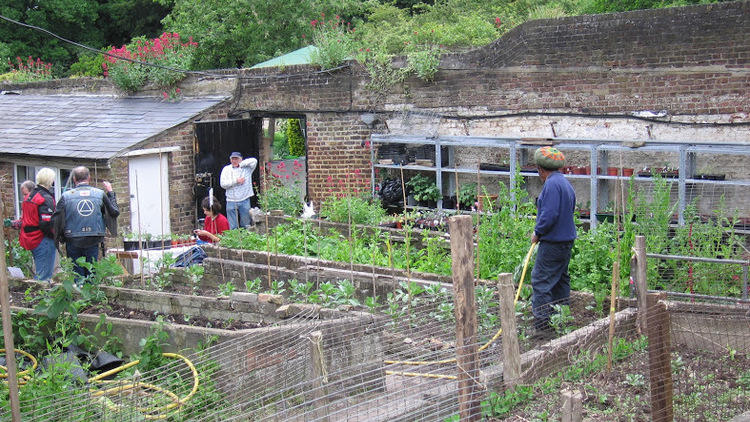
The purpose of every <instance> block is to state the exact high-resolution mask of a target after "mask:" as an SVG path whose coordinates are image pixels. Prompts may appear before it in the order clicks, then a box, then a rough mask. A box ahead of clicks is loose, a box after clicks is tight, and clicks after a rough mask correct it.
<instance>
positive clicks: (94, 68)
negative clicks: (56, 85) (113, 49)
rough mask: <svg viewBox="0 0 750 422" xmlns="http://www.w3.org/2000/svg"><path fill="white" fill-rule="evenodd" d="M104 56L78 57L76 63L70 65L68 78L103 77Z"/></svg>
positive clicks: (84, 55)
mask: <svg viewBox="0 0 750 422" xmlns="http://www.w3.org/2000/svg"><path fill="white" fill-rule="evenodd" d="M104 61H105V60H104V55H102V54H88V53H83V54H81V55H80V56H78V61H77V62H75V63H73V64H71V65H70V70H69V73H70V77H71V78H81V77H86V76H88V77H92V78H99V77H102V76H103V75H104V67H103V66H102V65H103V64H104Z"/></svg>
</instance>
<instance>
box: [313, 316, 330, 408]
mask: <svg viewBox="0 0 750 422" xmlns="http://www.w3.org/2000/svg"><path fill="white" fill-rule="evenodd" d="M309 339H310V361H311V362H310V364H311V365H312V397H313V400H312V407H313V409H314V410H315V411H314V414H315V420H318V421H323V422H328V420H329V418H328V389H327V388H326V384H327V383H328V373H327V372H326V369H325V360H324V359H325V356H323V346H322V343H323V333H322V332H321V331H313V332H311V333H310V335H309Z"/></svg>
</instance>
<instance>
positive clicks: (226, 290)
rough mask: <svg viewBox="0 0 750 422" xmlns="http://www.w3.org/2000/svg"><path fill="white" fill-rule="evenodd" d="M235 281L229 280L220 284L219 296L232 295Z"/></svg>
mask: <svg viewBox="0 0 750 422" xmlns="http://www.w3.org/2000/svg"><path fill="white" fill-rule="evenodd" d="M234 289H235V286H234V283H232V282H231V281H227V282H226V283H221V284H219V296H224V297H231V296H232V293H234Z"/></svg>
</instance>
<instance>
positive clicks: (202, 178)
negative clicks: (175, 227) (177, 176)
mask: <svg viewBox="0 0 750 422" xmlns="http://www.w3.org/2000/svg"><path fill="white" fill-rule="evenodd" d="M261 130H262V119H260V118H253V119H236V120H214V121H206V122H196V123H195V137H196V147H195V201H196V204H195V207H196V211H197V212H196V215H197V216H198V219H202V218H204V217H205V216H204V215H203V209H201V201H202V200H203V198H205V197H206V196H208V191H209V189H210V188H211V187H213V188H214V196H216V198H218V200H219V201H220V202H221V204H222V212H226V201H225V194H224V189H222V188H221V186H220V185H219V176H220V175H221V169H222V168H224V166H226V165H227V164H229V154H231V153H232V151H239V152H240V153H242V156H243V157H245V158H248V157H256V158H259V152H260V138H261ZM258 161H259V164H258V166H259V167H260V165H261V164H260V161H261V160H260V159H259V160H258ZM253 186H254V187H255V192H256V195H257V193H258V188H257V187H258V186H260V170H259V169H256V170H255V172H254V173H253ZM251 202H252V206H254V207H255V206H257V197H253V198H252V199H251Z"/></svg>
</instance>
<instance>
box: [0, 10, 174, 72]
mask: <svg viewBox="0 0 750 422" xmlns="http://www.w3.org/2000/svg"><path fill="white" fill-rule="evenodd" d="M167 10H168V9H167V8H166V7H165V6H163V5H159V4H156V3H154V2H153V1H152V0H45V1H36V0H4V1H3V2H1V3H0V14H2V15H3V16H6V17H9V18H11V19H14V20H17V21H19V22H23V23H26V24H29V25H34V26H38V27H40V28H44V29H46V30H48V31H51V32H53V33H55V34H58V35H60V36H61V37H63V38H67V39H69V40H73V41H76V42H78V43H81V44H85V45H88V46H91V47H93V48H97V49H99V48H102V47H105V46H107V45H121V44H123V43H126V42H128V41H129V40H130V39H131V38H133V37H134V36H136V35H147V36H148V35H158V33H160V32H159V30H160V29H161V24H160V20H161V19H162V18H163V17H164V16H165V15H166V12H167ZM0 40H2V41H0V60H2V61H5V59H6V58H12V59H14V58H15V57H16V56H20V57H28V56H33V57H39V58H41V59H42V60H43V61H46V62H51V63H53V64H54V67H53V69H54V71H55V76H63V75H65V74H66V70H67V69H68V68H69V67H70V65H71V64H72V63H73V62H75V61H76V60H77V59H78V58H79V57H80V56H82V55H84V54H87V53H86V52H85V51H83V50H82V49H80V48H78V47H75V46H73V45H70V44H67V43H65V42H63V41H61V40H58V39H56V38H54V37H51V36H50V35H48V34H45V33H43V32H40V31H36V30H34V29H31V28H24V27H21V26H18V25H15V24H12V23H10V22H7V21H4V20H2V21H0ZM89 54H90V53H89Z"/></svg>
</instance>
